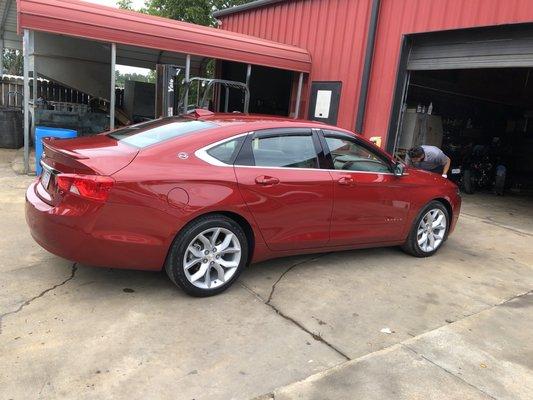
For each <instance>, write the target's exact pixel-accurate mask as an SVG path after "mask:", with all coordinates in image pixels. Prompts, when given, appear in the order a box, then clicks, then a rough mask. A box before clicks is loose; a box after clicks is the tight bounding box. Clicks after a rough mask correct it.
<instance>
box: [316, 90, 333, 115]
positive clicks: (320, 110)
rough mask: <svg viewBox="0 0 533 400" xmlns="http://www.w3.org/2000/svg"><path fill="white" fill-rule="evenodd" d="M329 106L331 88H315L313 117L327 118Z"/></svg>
mask: <svg viewBox="0 0 533 400" xmlns="http://www.w3.org/2000/svg"><path fill="white" fill-rule="evenodd" d="M330 107H331V90H317V92H316V105H315V118H324V119H327V118H329V109H330Z"/></svg>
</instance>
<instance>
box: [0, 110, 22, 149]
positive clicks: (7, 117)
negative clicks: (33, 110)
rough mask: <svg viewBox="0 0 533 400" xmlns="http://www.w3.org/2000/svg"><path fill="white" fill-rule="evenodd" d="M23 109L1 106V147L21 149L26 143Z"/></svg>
mask: <svg viewBox="0 0 533 400" xmlns="http://www.w3.org/2000/svg"><path fill="white" fill-rule="evenodd" d="M23 121H24V118H23V115H22V111H21V110H20V109H18V108H0V147H2V148H4V149H20V148H21V147H22V146H23V145H24V127H23Z"/></svg>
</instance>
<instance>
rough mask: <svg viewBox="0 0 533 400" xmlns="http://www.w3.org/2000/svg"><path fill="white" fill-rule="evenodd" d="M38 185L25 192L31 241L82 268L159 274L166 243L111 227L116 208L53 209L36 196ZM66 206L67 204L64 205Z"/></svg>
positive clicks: (72, 205) (73, 205) (76, 205)
mask: <svg viewBox="0 0 533 400" xmlns="http://www.w3.org/2000/svg"><path fill="white" fill-rule="evenodd" d="M37 185H39V183H38V182H35V183H33V184H31V185H30V186H29V187H28V189H27V191H26V222H27V224H28V227H29V228H30V232H31V235H32V237H33V238H34V239H35V241H36V242H37V243H38V244H39V245H40V246H42V247H43V248H44V249H46V250H48V251H49V252H51V253H53V254H55V255H57V256H59V257H62V258H65V259H67V260H72V261H75V262H79V263H82V264H87V265H92V266H100V267H114V268H126V269H140V270H160V269H161V268H162V266H163V264H164V261H165V257H166V253H167V249H168V243H166V241H164V240H161V239H158V238H153V237H143V236H141V235H139V234H135V233H131V232H128V231H127V228H126V227H124V229H120V227H114V226H113V219H114V218H113V216H114V215H116V213H117V207H118V206H113V205H109V204H101V203H96V202H88V201H82V200H80V199H71V201H69V202H65V203H61V204H60V205H58V206H56V207H54V206H51V205H49V204H47V203H45V202H44V201H43V200H41V198H40V197H39V196H38V195H37V193H36V190H37V188H38V187H37ZM66 203H68V204H66Z"/></svg>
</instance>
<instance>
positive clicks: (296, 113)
mask: <svg viewBox="0 0 533 400" xmlns="http://www.w3.org/2000/svg"><path fill="white" fill-rule="evenodd" d="M303 84H304V73H303V72H300V76H299V78H298V90H297V91H296V106H295V107H294V119H298V117H299V115H300V101H301V99H302V86H303Z"/></svg>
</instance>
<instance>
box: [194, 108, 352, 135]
mask: <svg viewBox="0 0 533 400" xmlns="http://www.w3.org/2000/svg"><path fill="white" fill-rule="evenodd" d="M202 111H205V110H202ZM187 117H192V118H194V119H196V120H199V121H208V122H211V123H214V124H216V125H218V126H221V127H222V126H230V125H233V126H237V125H240V126H242V125H246V126H250V127H251V128H252V126H258V125H260V126H261V129H265V126H268V125H271V126H272V128H278V127H287V126H291V127H305V128H316V129H335V130H338V131H342V132H346V133H349V134H352V135H353V132H350V131H348V130H346V129H342V128H339V127H337V126H332V125H327V124H324V123H323V122H318V121H309V120H304V119H294V118H289V117H282V116H275V115H262V114H241V113H211V112H206V113H205V114H204V113H201V114H199V115H198V114H195V113H192V114H188V115H187ZM251 130H252V129H251Z"/></svg>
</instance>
